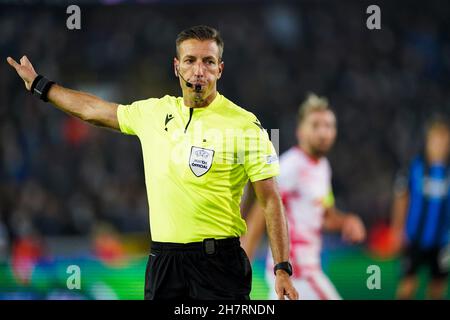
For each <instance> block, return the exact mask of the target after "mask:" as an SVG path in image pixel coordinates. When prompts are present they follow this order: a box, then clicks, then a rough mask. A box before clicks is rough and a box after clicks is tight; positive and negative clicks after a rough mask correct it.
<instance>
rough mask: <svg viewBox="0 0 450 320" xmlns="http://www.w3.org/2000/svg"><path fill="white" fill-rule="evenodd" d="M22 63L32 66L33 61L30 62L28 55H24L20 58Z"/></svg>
mask: <svg viewBox="0 0 450 320" xmlns="http://www.w3.org/2000/svg"><path fill="white" fill-rule="evenodd" d="M20 64H21V65H23V66H27V67H31V62H30V60H28V57H27V56H23V57H22V58H21V59H20Z"/></svg>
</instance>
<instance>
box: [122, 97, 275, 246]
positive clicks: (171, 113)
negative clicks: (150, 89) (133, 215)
mask: <svg viewBox="0 0 450 320" xmlns="http://www.w3.org/2000/svg"><path fill="white" fill-rule="evenodd" d="M117 118H118V121H119V125H120V130H121V131H122V132H123V133H126V134H131V135H137V136H138V137H139V140H140V142H141V146H142V153H143V158H144V170H145V182H146V187H147V195H148V203H149V208H150V229H151V235H152V240H153V241H158V242H175V243H188V242H197V241H202V240H203V239H205V238H216V239H223V238H229V237H238V236H241V235H242V234H243V233H245V232H246V224H245V221H244V220H243V219H242V217H241V213H240V200H241V197H242V193H243V188H244V186H245V184H246V183H247V181H248V180H249V179H250V181H252V182H253V181H257V180H261V179H266V178H269V177H273V176H276V175H278V173H279V165H278V158H277V155H276V152H275V149H274V147H273V145H272V143H271V142H270V140H269V137H268V134H267V132H266V131H265V130H264V129H263V128H262V126H261V124H260V123H259V121H258V120H257V118H256V117H255V116H254V115H253V114H252V113H251V112H248V111H246V110H244V109H242V108H241V107H239V106H237V105H235V104H234V103H232V102H231V101H230V100H228V99H227V98H225V97H224V96H222V95H220V94H219V93H217V95H216V97H215V98H214V100H213V101H212V102H211V104H210V105H208V106H207V107H204V108H189V107H186V106H185V105H184V102H183V98H182V97H172V96H168V95H166V96H164V97H163V98H160V99H155V98H151V99H147V100H141V101H136V102H134V103H132V104H130V105H119V108H118V110H117Z"/></svg>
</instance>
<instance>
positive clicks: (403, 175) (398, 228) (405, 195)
mask: <svg viewBox="0 0 450 320" xmlns="http://www.w3.org/2000/svg"><path fill="white" fill-rule="evenodd" d="M393 189H394V195H393V203H392V207H391V225H390V231H391V233H392V236H393V247H394V252H398V251H399V250H400V249H401V247H402V245H403V240H404V239H403V230H404V226H405V221H406V216H407V213H408V205H409V197H410V195H409V177H408V173H407V170H406V169H403V170H400V171H399V172H398V173H397V175H396V177H395V181H394V188H393Z"/></svg>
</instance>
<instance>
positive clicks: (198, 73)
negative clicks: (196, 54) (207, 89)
mask: <svg viewBox="0 0 450 320" xmlns="http://www.w3.org/2000/svg"><path fill="white" fill-rule="evenodd" d="M204 75H205V70H204V66H203V63H202V62H197V63H196V64H195V65H194V76H195V77H196V78H197V79H201V78H203V76H204Z"/></svg>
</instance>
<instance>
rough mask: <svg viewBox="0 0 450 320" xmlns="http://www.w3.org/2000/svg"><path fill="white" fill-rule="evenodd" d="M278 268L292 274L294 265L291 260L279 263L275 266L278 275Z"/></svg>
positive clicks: (275, 272) (274, 271)
mask: <svg viewBox="0 0 450 320" xmlns="http://www.w3.org/2000/svg"><path fill="white" fill-rule="evenodd" d="M277 270H284V271H286V272H287V274H288V275H289V276H292V265H291V264H290V262H289V261H283V262H280V263H277V264H276V265H275V267H273V273H274V274H275V275H276V274H277Z"/></svg>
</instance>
